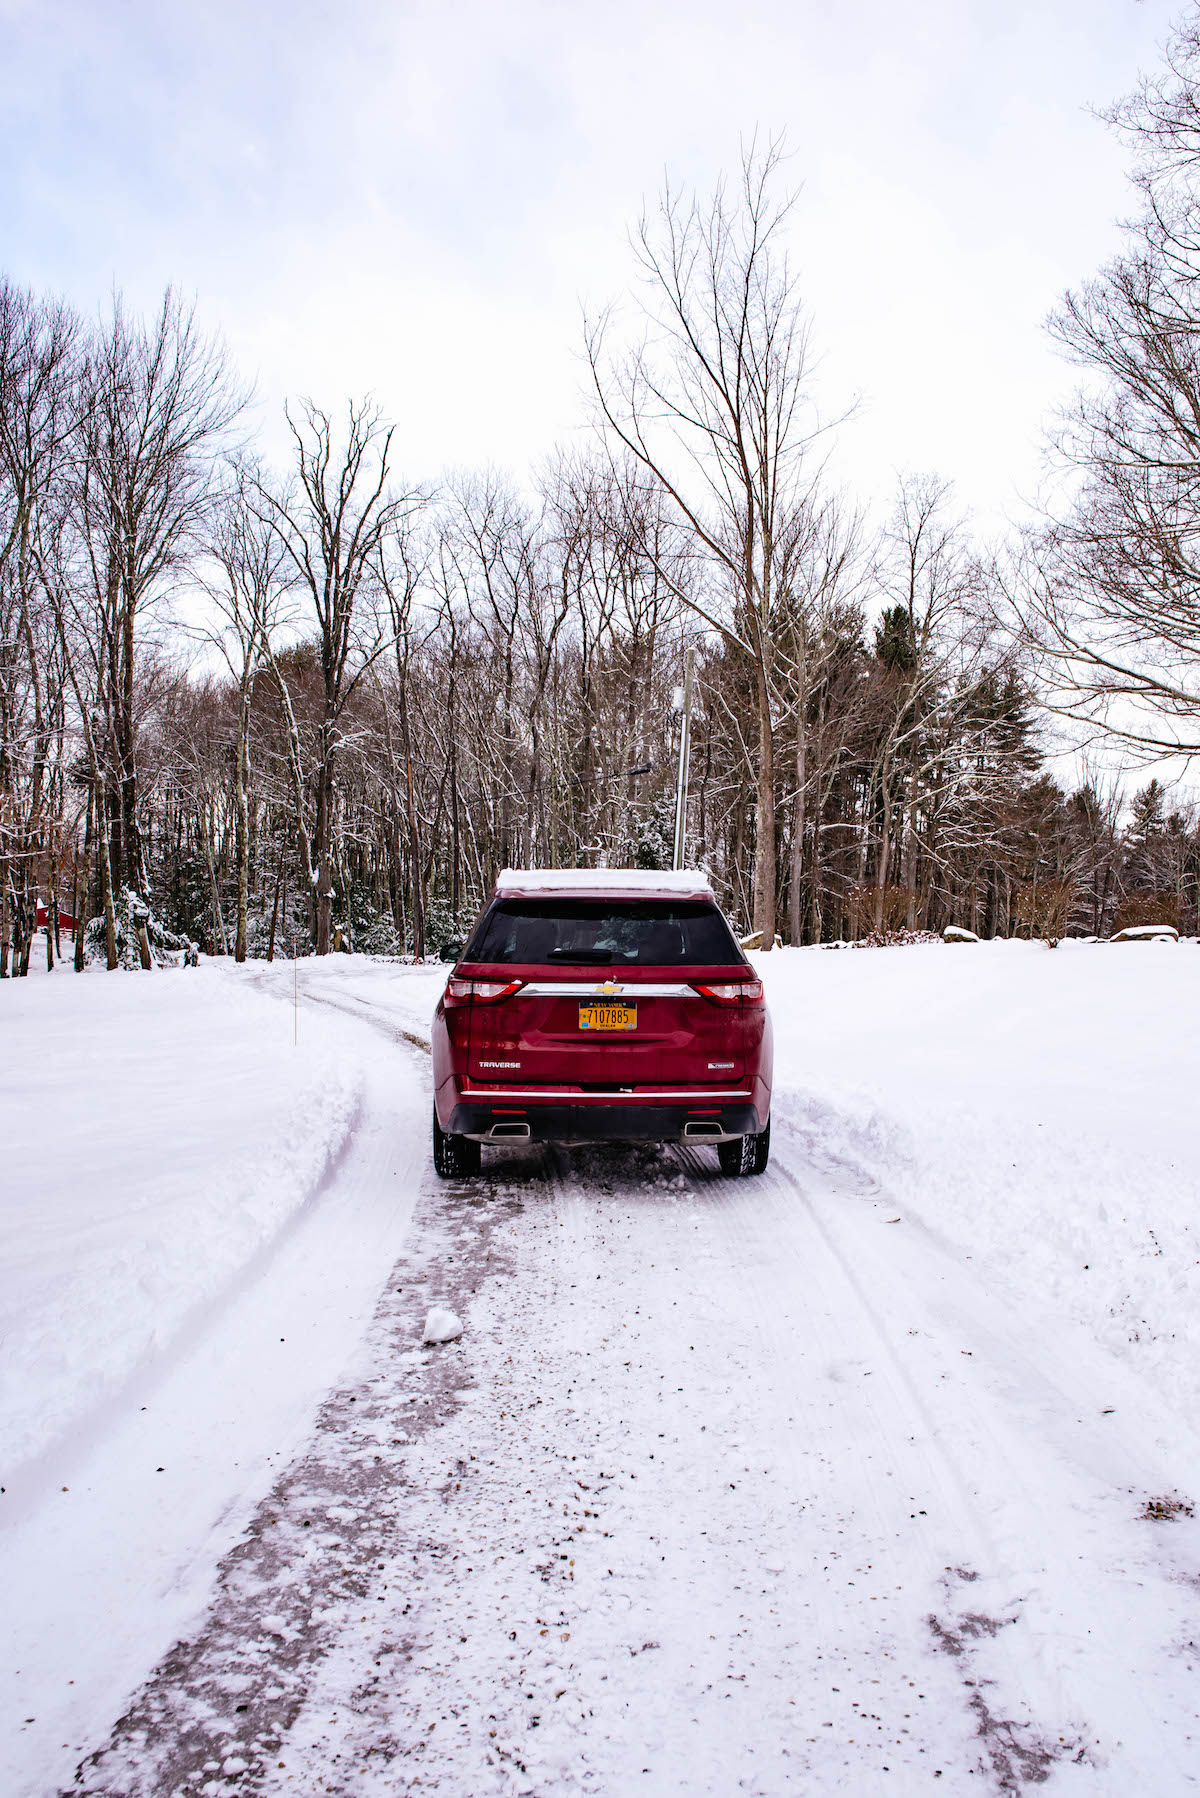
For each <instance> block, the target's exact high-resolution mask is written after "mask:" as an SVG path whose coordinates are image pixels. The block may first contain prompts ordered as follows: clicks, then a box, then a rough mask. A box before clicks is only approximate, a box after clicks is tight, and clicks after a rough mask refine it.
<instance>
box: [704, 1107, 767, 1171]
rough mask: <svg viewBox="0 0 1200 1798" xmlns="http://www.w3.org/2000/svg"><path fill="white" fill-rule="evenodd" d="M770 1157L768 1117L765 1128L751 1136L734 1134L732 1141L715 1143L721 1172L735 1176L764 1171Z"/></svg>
mask: <svg viewBox="0 0 1200 1798" xmlns="http://www.w3.org/2000/svg"><path fill="white" fill-rule="evenodd" d="M770 1159H771V1120H770V1118H768V1119H767V1127H766V1129H765V1130H759V1131H757V1132H756V1133H755V1134H753V1135H751V1136H735V1137H734V1139H733V1141H732V1142H720V1143H718V1144H717V1160H718V1161H719V1162H720V1164H721V1172H722V1173H723V1174H729V1175H732V1176H733V1177H735V1178H736V1177H738V1176H740V1175H745V1174H761V1173H764V1172H765V1171H766V1166H767V1162H768V1161H769V1160H770Z"/></svg>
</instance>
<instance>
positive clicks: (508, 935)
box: [463, 899, 745, 968]
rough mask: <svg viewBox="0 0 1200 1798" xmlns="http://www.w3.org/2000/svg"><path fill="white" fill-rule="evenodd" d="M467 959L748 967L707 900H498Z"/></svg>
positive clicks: (592, 964)
mask: <svg viewBox="0 0 1200 1798" xmlns="http://www.w3.org/2000/svg"><path fill="white" fill-rule="evenodd" d="M463 959H464V961H482V962H495V961H500V962H503V961H515V962H556V961H557V962H569V963H574V964H576V965H577V966H580V965H586V966H588V967H598V968H610V967H622V968H627V967H637V966H638V965H639V964H640V965H641V966H644V967H663V966H676V965H679V964H681V963H685V962H686V963H692V962H695V963H699V964H710V965H711V964H716V965H718V966H723V967H727V966H729V965H730V964H731V963H732V964H741V965H743V966H744V965H745V957H744V956H743V954H742V952H741V950H740V949H739V948H738V946H737V944H736V943H735V942H734V940H733V933H732V932H731V930H730V928H729V926H728V924H727V923H726V922H725V920H724V918H723V917H722V916H721V913H720V912H719V911H718V910H717V908H716V906H715V905H713V904H712V903H711V902H709V901H706V900H703V899H498V900H497V901H496V904H495V906H494V907H493V908H492V910H491V911H490V912H489V913H488V914H487V916H486V917H485V918H484V920H483V922H482V923H481V924H480V926H479V929H478V930H477V931H476V932H475V935H474V937H473V938H472V939H471V941H470V943H468V945H467V950H466V954H465V956H464V957H463Z"/></svg>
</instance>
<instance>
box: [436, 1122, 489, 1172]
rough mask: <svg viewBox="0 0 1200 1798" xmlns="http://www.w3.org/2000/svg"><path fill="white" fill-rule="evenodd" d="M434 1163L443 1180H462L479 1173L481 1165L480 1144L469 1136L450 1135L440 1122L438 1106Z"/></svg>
mask: <svg viewBox="0 0 1200 1798" xmlns="http://www.w3.org/2000/svg"><path fill="white" fill-rule="evenodd" d="M433 1165H434V1167H435V1168H436V1170H437V1172H438V1173H439V1174H440V1175H441V1176H442V1179H443V1180H461V1179H463V1178H464V1177H465V1176H466V1175H468V1174H477V1173H478V1172H479V1166H480V1153H479V1144H478V1143H477V1142H472V1140H471V1138H470V1137H469V1136H450V1135H448V1134H447V1132H446V1131H445V1130H443V1129H442V1126H441V1125H440V1124H439V1123H438V1114H437V1107H436V1105H435V1106H434V1109H433Z"/></svg>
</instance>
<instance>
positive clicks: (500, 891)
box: [496, 868, 714, 899]
mask: <svg viewBox="0 0 1200 1798" xmlns="http://www.w3.org/2000/svg"><path fill="white" fill-rule="evenodd" d="M496 893H497V896H498V897H504V896H506V895H509V894H513V893H530V894H533V893H536V894H538V895H539V896H546V895H553V894H559V893H569V894H571V895H572V896H573V897H575V898H579V897H581V896H586V895H587V894H589V893H597V894H601V895H604V896H608V895H609V894H622V895H628V896H636V897H638V898H648V897H651V898H652V897H659V898H664V899H679V898H688V899H712V898H713V897H714V895H713V890H712V887H711V886H710V885H709V882H708V875H707V874H701V873H697V871H696V869H694V868H681V869H678V870H675V871H671V870H666V869H658V868H505V869H504V870H503V872H502V873H501V875H500V878H499V879H498V880H497V882H496Z"/></svg>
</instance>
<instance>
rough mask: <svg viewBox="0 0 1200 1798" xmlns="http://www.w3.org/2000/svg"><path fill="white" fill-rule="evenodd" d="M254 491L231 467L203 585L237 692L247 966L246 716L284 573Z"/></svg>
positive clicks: (241, 944) (241, 948)
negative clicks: (232, 475) (208, 572)
mask: <svg viewBox="0 0 1200 1798" xmlns="http://www.w3.org/2000/svg"><path fill="white" fill-rule="evenodd" d="M256 492H257V485H256V477H255V475H254V473H253V472H252V471H251V470H249V469H247V468H246V467H245V466H242V467H239V468H237V469H236V470H235V478H234V484H233V487H232V490H231V491H230V493H229V494H228V496H227V497H226V498H225V500H224V501H223V503H222V504H221V506H220V507H219V509H218V511H217V513H216V516H215V520H214V526H215V528H214V530H213V534H212V537H211V539H210V542H209V545H208V553H209V558H210V560H211V562H212V565H213V574H212V576H211V577H210V578H209V579H208V580H207V582H206V587H207V591H208V594H209V596H210V598H211V600H212V602H213V605H214V607H215V610H216V613H217V618H218V626H217V629H216V630H215V631H212V632H210V633H209V640H210V641H212V642H214V643H215V644H216V646H217V648H218V650H219V651H220V654H221V657H222V659H223V660H224V662H225V666H226V667H227V668H228V670H229V673H230V676H231V677H232V679H233V680H234V682H235V683H236V686H237V738H236V743H235V748H234V795H235V808H236V810H235V816H236V845H235V854H236V860H237V892H238V898H237V924H236V928H235V933H234V957H235V959H236V960H237V961H245V959H246V920H247V908H248V901H249V874H250V787H251V774H252V770H251V765H250V715H251V708H252V706H253V704H254V687H255V682H256V681H257V679H258V674H259V671H260V669H261V668H262V666H263V663H264V661H265V660H266V659H267V657H268V656H269V654H270V645H271V642H272V638H273V634H274V632H275V630H276V627H277V625H278V621H279V611H280V606H281V604H282V601H283V596H284V590H285V572H287V573H290V571H291V564H290V562H288V560H287V557H286V553H285V550H284V548H283V545H282V544H281V543H280V541H279V537H278V534H277V532H276V531H275V530H274V529H273V528H272V526H271V525H270V524H269V523H267V522H265V521H264V520H263V518H262V517H261V516H260V514H259V512H258V509H257V507H256V504H255V497H254V496H255V494H256ZM285 562H287V569H286V571H285ZM210 867H211V858H210Z"/></svg>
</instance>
